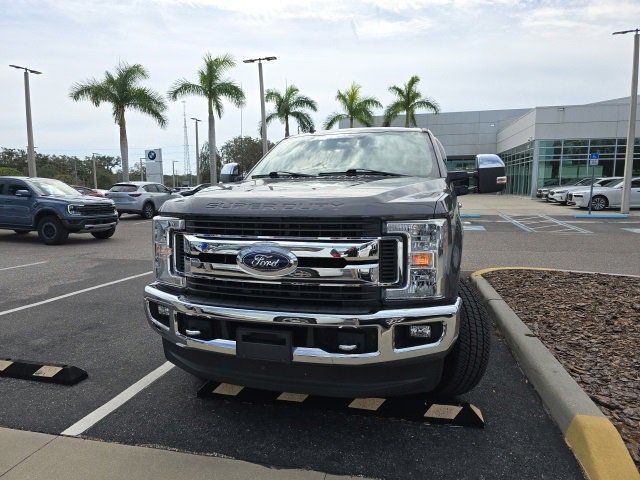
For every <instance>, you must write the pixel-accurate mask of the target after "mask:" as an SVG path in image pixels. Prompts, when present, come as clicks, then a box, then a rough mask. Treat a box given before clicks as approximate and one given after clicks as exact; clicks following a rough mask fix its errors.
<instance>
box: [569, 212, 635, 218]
mask: <svg viewBox="0 0 640 480" xmlns="http://www.w3.org/2000/svg"><path fill="white" fill-rule="evenodd" d="M575 218H629V214H628V213H592V214H591V215H589V214H588V213H576V214H575Z"/></svg>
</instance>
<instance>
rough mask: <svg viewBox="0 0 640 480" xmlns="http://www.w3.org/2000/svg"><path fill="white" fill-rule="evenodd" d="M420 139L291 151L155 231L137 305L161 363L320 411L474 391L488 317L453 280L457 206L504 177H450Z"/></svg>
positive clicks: (164, 220)
mask: <svg viewBox="0 0 640 480" xmlns="http://www.w3.org/2000/svg"><path fill="white" fill-rule="evenodd" d="M445 160H446V158H445V152H444V149H443V148H442V145H441V144H440V142H439V141H438V140H437V139H436V138H435V137H434V136H433V135H432V134H431V133H430V132H429V131H428V130H422V129H407V128H366V129H344V130H337V131H330V132H319V133H313V134H303V135H297V136H293V137H289V138H286V139H284V140H283V141H281V142H280V143H278V144H277V145H276V146H275V147H274V148H273V149H272V150H271V151H270V152H269V153H268V154H267V155H266V156H265V157H263V158H262V160H261V161H260V162H259V163H258V164H257V165H256V166H255V167H254V168H253V169H252V170H251V171H250V172H249V173H248V174H247V175H246V176H245V177H244V178H240V177H239V176H238V177H234V178H230V179H229V180H232V181H233V182H232V183H228V184H222V185H218V186H214V187H211V188H208V189H206V190H203V191H202V192H199V193H197V194H196V195H193V196H191V197H185V198H181V199H176V200H171V201H168V202H166V203H165V204H164V205H163V207H162V208H161V211H160V214H159V216H157V217H155V218H154V220H153V243H154V245H153V248H154V257H155V258H154V266H155V281H154V282H153V283H152V284H150V285H148V286H147V287H146V289H145V308H146V314H147V318H148V321H149V323H150V325H151V327H152V328H153V329H154V330H156V331H157V332H158V333H159V334H160V335H161V337H162V342H163V346H164V352H165V356H166V357H167V359H168V360H169V361H171V362H172V363H174V364H176V365H177V366H179V367H180V368H182V369H184V370H186V371H188V372H190V373H192V374H194V375H196V376H197V377H200V378H203V379H212V380H217V381H220V382H227V383H232V384H239V385H244V386H249V387H254V388H262V389H268V390H280V391H287V392H299V393H310V394H316V395H328V396H345V397H353V396H390V395H399V394H407V393H417V392H427V391H437V392H439V393H440V394H442V395H458V394H461V393H464V392H466V391H469V390H470V389H472V388H473V387H474V386H475V385H476V384H477V383H478V382H479V381H480V379H481V377H482V375H483V374H484V371H485V368H486V365H487V361H488V358H489V349H490V343H489V326H488V322H487V318H486V312H485V311H484V308H483V307H482V305H481V303H480V302H479V301H478V300H477V299H476V297H475V296H474V294H473V292H472V290H471V289H470V288H469V286H468V284H467V283H466V282H465V281H464V280H461V279H460V278H459V277H460V261H461V254H462V222H461V220H460V211H459V208H460V206H459V204H458V201H457V196H458V195H460V194H464V193H467V192H468V190H469V187H468V186H467V184H468V180H469V177H473V178H474V180H475V183H476V185H477V186H476V187H474V188H475V189H477V191H478V192H481V193H485V192H498V191H501V190H502V189H503V188H504V185H505V183H506V177H505V176H504V174H505V173H504V172H505V169H504V164H503V163H502V161H501V160H500V158H499V157H497V156H496V155H480V156H478V157H477V159H476V164H477V165H476V166H477V168H476V171H475V172H471V173H469V172H447V169H446V163H445Z"/></svg>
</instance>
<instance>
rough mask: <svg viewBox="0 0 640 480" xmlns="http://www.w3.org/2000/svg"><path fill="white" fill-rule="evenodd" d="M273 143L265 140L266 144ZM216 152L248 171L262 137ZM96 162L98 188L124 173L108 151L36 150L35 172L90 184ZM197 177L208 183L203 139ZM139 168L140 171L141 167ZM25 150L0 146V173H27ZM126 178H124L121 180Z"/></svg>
mask: <svg viewBox="0 0 640 480" xmlns="http://www.w3.org/2000/svg"><path fill="white" fill-rule="evenodd" d="M271 147H273V143H269V148H271ZM219 152H220V153H219V154H218V155H217V160H218V163H220V162H221V161H224V162H225V163H226V162H237V163H239V164H240V165H241V168H242V170H243V171H245V172H246V171H249V170H250V169H251V168H253V166H254V165H255V164H256V163H257V162H258V160H260V158H261V157H262V140H261V139H260V138H253V137H249V136H244V137H241V136H237V137H234V138H232V139H230V140H228V141H227V142H225V143H224V144H223V145H222V146H221V147H220V150H219ZM94 158H95V162H96V180H97V186H98V188H101V189H109V188H111V186H112V185H113V184H115V183H118V182H121V181H123V178H124V175H123V171H122V169H121V165H122V162H121V159H120V157H115V156H111V155H95V157H91V156H85V157H78V156H75V155H48V154H42V153H36V162H37V164H38V175H39V176H41V177H46V178H55V179H58V180H61V181H63V182H65V183H67V184H69V185H84V186H87V187H90V188H93V186H94V184H93V159H94ZM199 160H200V162H199V166H200V172H199V173H200V180H201V182H203V183H211V177H210V168H209V144H208V143H207V142H205V143H204V145H203V146H202V148H201V149H200V152H199ZM141 169H142V171H141ZM145 170H146V169H145V166H144V164H143V165H142V167H141V166H140V163H139V162H134V163H133V164H132V165H131V168H130V169H129V179H130V180H140V179H142V178H146V171H145ZM27 172H28V167H27V152H26V150H21V149H13V148H2V149H0V176H3V175H17V176H23V175H27ZM174 180H175V184H176V185H182V184H183V182H185V181H190V179H188V178H187V176H186V175H176V177H175V179H174V178H173V176H172V175H165V176H164V184H165V185H173V183H174ZM125 181H126V180H125Z"/></svg>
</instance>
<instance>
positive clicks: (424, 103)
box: [413, 97, 440, 113]
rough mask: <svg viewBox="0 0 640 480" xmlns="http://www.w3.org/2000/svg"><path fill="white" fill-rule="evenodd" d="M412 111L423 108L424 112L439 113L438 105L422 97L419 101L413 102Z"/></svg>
mask: <svg viewBox="0 0 640 480" xmlns="http://www.w3.org/2000/svg"><path fill="white" fill-rule="evenodd" d="M413 107H414V109H418V108H424V109H426V110H431V111H432V112H433V113H440V105H439V104H438V102H436V101H435V100H433V99H430V98H427V97H422V99H421V100H418V101H417V102H414V104H413Z"/></svg>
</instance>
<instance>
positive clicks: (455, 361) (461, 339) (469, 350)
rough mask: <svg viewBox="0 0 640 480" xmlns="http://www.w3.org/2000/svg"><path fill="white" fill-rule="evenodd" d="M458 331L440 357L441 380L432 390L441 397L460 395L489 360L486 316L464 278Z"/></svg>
mask: <svg viewBox="0 0 640 480" xmlns="http://www.w3.org/2000/svg"><path fill="white" fill-rule="evenodd" d="M458 291H459V294H460V298H461V299H462V306H461V308H460V333H459V335H458V340H457V341H456V343H455V345H454V346H453V348H452V349H451V351H450V352H449V354H448V355H447V357H446V358H445V360H444V370H443V373H442V380H441V381H440V385H438V388H437V390H436V392H437V393H438V394H440V395H444V396H456V395H462V394H463V393H466V392H468V391H469V390H471V389H473V388H474V387H475V386H476V385H477V384H478V383H479V382H480V380H481V379H482V376H483V375H484V372H485V371H486V369H487V364H488V363H489V353H490V351H491V331H490V327H489V315H488V314H487V310H486V309H485V307H484V305H483V303H482V301H481V300H480V298H479V297H478V294H477V293H476V292H475V291H474V290H473V289H472V288H471V285H470V284H469V282H468V281H467V280H460V283H459V289H458Z"/></svg>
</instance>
